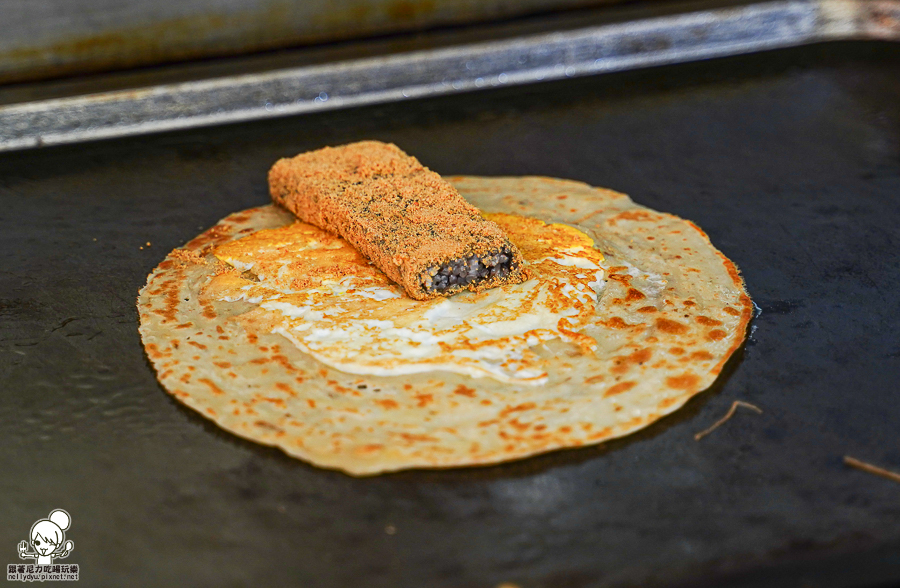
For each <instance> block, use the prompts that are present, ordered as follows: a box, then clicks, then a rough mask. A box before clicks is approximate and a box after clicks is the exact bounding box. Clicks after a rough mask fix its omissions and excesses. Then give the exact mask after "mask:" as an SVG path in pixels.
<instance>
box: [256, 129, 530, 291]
mask: <svg viewBox="0 0 900 588" xmlns="http://www.w3.org/2000/svg"><path fill="white" fill-rule="evenodd" d="M269 190H270V192H271V194H272V200H274V201H275V203H276V204H280V205H281V206H283V207H284V208H286V209H288V210H290V211H291V212H293V213H294V214H295V215H296V216H297V217H299V218H300V219H301V220H303V221H305V222H308V223H310V224H313V225H316V226H318V227H321V228H323V229H325V230H327V231H331V232H332V233H336V234H338V235H340V236H341V237H343V238H344V239H346V240H347V241H349V242H350V244H352V245H353V246H354V247H355V248H356V249H357V250H358V251H359V252H360V253H362V254H363V255H364V256H365V257H366V258H367V259H369V260H370V261H371V262H372V263H374V264H375V265H376V266H377V267H378V268H379V269H380V270H381V271H383V272H384V273H385V275H387V276H388V278H390V279H391V280H393V281H394V282H396V283H397V284H399V285H401V286H402V287H403V288H404V289H405V290H406V292H407V294H409V296H410V297H412V298H415V299H416V300H427V299H429V298H435V297H437V296H449V295H451V294H454V293H456V292H459V291H461V290H473V291H476V292H478V291H481V290H485V289H488V288H493V287H495V286H500V285H502V284H518V283H520V282H523V281H525V280H526V279H527V278H528V270H527V268H526V267H525V264H524V262H523V260H522V255H521V253H520V252H519V250H518V249H517V248H516V246H515V245H513V244H512V243H511V242H510V241H509V239H508V238H507V236H506V234H505V233H504V232H503V230H502V229H501V228H500V227H499V226H497V225H496V224H495V223H493V222H491V221H488V220H486V219H485V218H483V217H482V216H481V214H480V213H479V211H478V209H477V208H475V207H474V206H472V205H471V204H469V203H468V202H466V201H465V200H464V199H463V197H462V196H460V195H459V193H458V192H457V191H456V189H455V188H454V187H453V186H451V185H450V184H449V183H447V182H446V181H444V180H443V179H441V177H440V176H439V175H438V174H436V173H434V172H433V171H431V170H429V169H428V168H426V167H425V166H423V165H422V164H421V163H419V161H418V160H417V159H416V158H415V157H411V156H409V155H407V154H406V153H404V152H403V151H401V150H400V149H399V148H398V147H397V146H396V145H392V144H388V143H381V142H379V141H362V142H359V143H351V144H349V145H343V146H341V147H334V148H332V147H325V148H323V149H319V150H317V151H310V152H308V153H302V154H300V155H298V156H296V157H293V158H290V159H281V160H279V161H278V162H276V163H275V165H274V166H272V169H271V170H270V171H269Z"/></svg>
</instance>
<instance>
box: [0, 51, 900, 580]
mask: <svg viewBox="0 0 900 588" xmlns="http://www.w3.org/2000/svg"><path fill="white" fill-rule="evenodd" d="M363 138H377V139H381V140H386V141H394V142H396V143H397V144H399V145H400V146H401V147H402V148H404V149H406V150H407V151H409V152H410V153H413V154H415V155H417V156H418V157H419V158H420V159H421V160H422V161H423V162H424V163H425V164H426V165H429V166H430V167H432V168H433V169H435V170H437V171H439V172H441V173H445V174H473V175H478V174H481V175H506V174H511V175H520V174H537V175H548V176H557V177H563V178H573V179H577V180H583V181H586V182H589V183H592V184H595V185H600V186H607V187H611V188H615V189H617V190H621V191H624V192H627V193H629V194H631V196H632V197H633V198H634V199H635V200H636V201H638V202H640V203H641V204H645V205H648V206H651V207H653V208H656V209H659V210H663V211H668V212H673V213H676V214H679V215H681V216H684V217H686V218H689V219H692V220H694V221H696V222H697V223H698V224H699V225H700V226H701V227H703V228H704V229H705V230H706V231H707V232H708V233H709V234H710V236H711V238H712V241H713V243H715V244H716V245H717V246H718V247H719V248H720V249H721V250H722V251H724V252H725V254H727V255H728V256H729V257H731V258H732V259H733V260H734V261H735V262H736V263H737V264H738V266H739V267H740V268H741V270H742V271H743V274H744V276H745V278H746V281H747V286H748V289H749V291H750V294H751V296H752V297H753V299H754V300H755V301H756V303H757V304H758V305H759V307H760V308H761V309H762V311H761V314H760V315H759V316H758V317H757V318H756V319H755V320H754V322H753V324H752V328H753V331H752V335H751V338H750V340H749V342H748V343H747V346H746V348H745V349H744V350H743V351H742V352H741V353H739V356H738V357H737V358H735V360H734V361H732V363H731V364H730V366H729V369H728V370H727V373H726V375H725V376H724V377H723V378H722V379H721V380H720V381H719V383H718V384H717V385H716V386H714V388H713V390H711V391H709V392H706V393H704V394H702V395H701V396H699V397H698V398H697V399H695V400H694V401H692V402H691V403H689V405H688V406H687V407H685V408H684V409H683V410H681V411H679V412H678V413H676V414H675V415H673V416H671V417H669V418H666V419H664V420H663V421H661V422H659V423H657V424H656V425H654V426H652V427H650V428H648V429H647V430H645V431H643V432H641V433H639V434H636V435H633V436H631V437H628V438H626V439H624V440H620V441H616V442H612V443H607V444H605V445H604V446H601V447H595V448H588V449H582V450H573V451H564V452H558V453H554V454H551V455H547V456H542V457H538V458H534V459H528V460H524V461H520V462H516V463H512V464H508V465H502V466H496V467H488V468H479V469H461V470H448V471H436V472H435V471H432V472H423V471H411V472H405V473H399V474H393V475H386V476H380V477H375V478H370V479H354V478H351V477H348V476H345V475H343V474H340V473H335V472H331V471H325V470H319V469H316V468H314V467H311V466H308V465H306V464H305V463H302V462H300V461H296V460H293V459H290V458H287V457H286V456H284V455H283V454H281V453H280V452H279V451H277V450H273V449H267V448H264V447H259V446H256V445H254V444H252V443H248V442H245V441H242V440H240V439H238V438H236V437H234V436H232V435H229V434H227V433H224V432H222V431H220V430H219V429H217V428H216V427H215V426H213V425H211V424H209V423H207V421H206V420H204V419H203V418H202V417H200V416H198V415H196V414H194V413H193V412H191V411H190V410H188V409H186V408H183V407H182V406H181V405H179V404H178V403H176V402H175V401H173V400H172V399H170V397H169V396H168V395H167V394H166V393H165V392H164V391H163V390H162V388H161V387H160V386H159V385H158V384H157V382H156V379H155V377H154V374H153V372H152V370H151V368H150V366H149V364H148V362H147V360H146V358H145V356H144V353H143V350H142V348H141V344H140V339H139V337H138V333H137V313H136V310H135V298H136V295H137V291H138V289H139V288H140V287H141V286H142V285H143V283H144V280H145V278H146V275H147V274H148V273H149V272H150V270H151V269H152V268H153V267H154V266H155V265H156V264H157V263H158V262H159V261H160V260H161V259H162V257H163V256H164V255H165V253H166V252H168V251H169V250H170V249H172V248H173V247H176V246H178V245H181V244H182V243H184V242H185V241H187V240H188V239H190V238H191V237H193V236H194V235H195V234H197V233H198V232H199V231H200V230H201V229H203V228H205V227H208V226H210V225H211V224H212V223H214V222H216V221H217V220H218V219H220V218H221V217H223V216H225V215H226V214H228V213H230V212H233V211H236V210H239V209H242V208H246V207H250V206H254V205H259V204H263V203H265V202H266V201H267V194H266V185H265V172H266V170H267V168H268V166H269V165H270V164H271V163H272V162H273V161H274V160H275V159H276V158H278V157H281V156H285V155H291V154H295V153H298V152H300V151H304V150H308V149H312V148H315V147H319V146H321V145H325V144H338V143H344V142H349V141H354V140H358V139H363ZM898 196H900V50H898V48H897V47H893V46H888V45H878V44H859V45H854V44H835V45H830V46H825V47H812V48H806V49H797V50H790V51H782V52H777V53H770V54H760V55H756V56H746V57H741V58H732V59H728V60H722V61H716V62H708V63H698V64H692V65H685V66H677V67H670V68H666V69H655V70H648V71H642V72H635V73H628V74H617V75H610V76H602V77H598V78H585V79H580V80H571V81H564V82H554V83H552V84H545V85H536V86H527V87H521V88H511V89H508V90H499V91H494V92H487V93H478V94H469V95H466V96H462V97H450V98H441V99H433V100H427V101H419V102H412V103H404V104H398V105H384V106H378V107H368V108H364V109H355V110H347V111H336V112H330V113H323V114H320V115H315V116H307V117H298V118H287V119H280V120H276V121H270V122H261V123H256V124H243V125H239V126H231V127H220V128H213V129H204V130H196V131H191V132H183V133H175V134H168V135H159V136H153V137H143V138H134V139H127V140H125V139H123V140H117V141H109V142H103V143H95V144H85V145H78V146H68V147H59V148H52V149H51V148H48V149H42V150H35V151H30V152H21V153H10V154H3V155H0V254H2V257H0V259H2V262H0V399H2V400H0V439H2V443H3V450H2V452H0V472H2V474H0V564H8V563H19V561H20V560H19V559H18V557H17V555H16V545H17V543H18V542H19V541H21V540H24V539H26V537H27V535H28V532H29V529H30V527H31V524H32V523H33V522H34V521H35V520H37V519H39V518H42V517H46V516H47V514H48V513H49V512H50V510H52V509H55V508H65V509H67V510H68V511H69V512H70V513H71V515H72V520H73V524H72V528H71V529H70V530H69V532H68V534H67V538H69V539H72V540H73V541H74V542H75V550H74V551H73V553H72V555H71V556H70V557H69V558H68V559H67V560H61V561H59V562H58V563H77V564H79V565H80V567H81V578H82V579H81V585H84V586H123V585H142V586H173V585H186V586H187V585H190V586H278V585H297V586H304V587H319V586H329V587H330V586H338V587H340V586H372V587H400V586H415V587H421V586H438V587H442V586H448V587H449V586H454V587H457V586H458V587H473V588H474V587H492V586H496V585H497V584H499V583H501V582H515V583H517V584H519V585H521V586H522V587H523V588H539V587H540V588H545V587H546V588H562V587H588V586H591V587H619V586H649V587H675V586H728V587H737V586H741V587H745V586H746V587H749V586H766V587H772V586H816V587H832V586H834V587H837V586H842V587H844V586H873V585H878V584H887V583H889V582H892V581H897V580H900V484H896V483H893V482H891V481H888V480H885V479H882V478H878V477H875V476H872V475H869V474H866V473H863V472H859V471H856V470H852V469H849V468H847V467H846V466H845V465H843V463H842V461H841V459H842V457H843V456H844V455H852V456H854V457H857V458H859V459H861V460H864V461H869V462H873V463H875V464H878V465H881V466H883V467H886V468H892V469H898V470H900V442H898V436H897V431H898V430H900V402H898V389H897V382H898V379H900V337H898V334H897V325H898V313H900V271H898V269H900V268H898V265H900V263H898V262H900V199H898ZM147 242H150V243H152V245H151V246H149V247H148V246H147V245H146V243H147ZM141 247H143V249H142V248H141ZM738 399H739V400H744V401H747V402H752V403H754V404H756V405H758V406H759V407H760V408H762V410H763V411H764V412H763V414H761V415H757V414H754V413H752V412H749V411H745V412H740V413H738V414H737V415H736V416H735V418H734V419H733V420H732V421H730V422H729V423H727V424H726V425H725V426H724V427H722V428H720V429H719V430H717V431H716V432H714V433H713V434H711V435H709V436H708V437H706V438H705V439H703V440H701V441H699V442H698V441H694V438H693V435H694V433H696V432H697V431H700V430H702V429H704V428H706V427H708V426H709V425H710V424H712V423H713V422H714V421H715V420H716V419H718V418H719V417H720V416H722V415H723V414H724V413H725V412H726V410H727V409H728V407H729V406H730V405H731V403H732V402H733V401H734V400H738ZM388 527H390V529H388ZM386 529H388V530H393V531H394V532H393V533H392V534H391V533H389V532H386ZM2 554H5V555H2ZM804 582H805V584H804Z"/></svg>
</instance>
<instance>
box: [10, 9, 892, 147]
mask: <svg viewBox="0 0 900 588" xmlns="http://www.w3.org/2000/svg"><path fill="white" fill-rule="evenodd" d="M838 40H886V41H900V0H782V1H775V2H764V3H756V4H749V5H744V6H738V7H731V8H721V9H713V10H703V11H696V12H690V13H683V14H676V15H672V16H663V17H656V18H648V19H643V20H635V21H629V22H624V23H616V24H608V25H600V26H592V27H586V28H581V29H575V30H568V31H562V32H553V33H544V34H537V35H529V36H522V37H517V38H512V39H505V40H502V41H488V42H481V43H472V44H466V45H460V46H455V47H450V48H442V49H435V50H425V51H413V52H407V53H401V54H397V55H391V56H386V57H371V58H363V59H356V60H351V61H342V62H336V63H330V64H325V65H315V66H308V67H297V68H290V69H281V70H275V71H270V72H266V73H259V74H246V75H236V76H230V77H222V78H217V79H212V80H203V81H191V82H183V83H178V84H166V85H158V86H153V87H149V88H142V89H139V90H125V91H114V92H107V93H103V94H91V95H84V96H75V97H68V98H60V99H53V100H43V101H35V102H26V103H19V104H11V105H6V106H0V151H12V150H18V149H28V148H33V147H40V146H45V145H60V144H65V143H77V142H82V141H90V140H95V139H105V138H112V137H123V136H129V135H140V134H146V133H154V132H160V131H169V130H176V129H187V128H192V127H199V126H207V125H216V124H222V123H232V122H241V121H250V120H258V119H265V118H274V117H279V116H287V115H295V114H302V113H310V112H320V111H325V110H332V109H337V108H348V107H353V106H361V105H367V104H376V103H381V102H390V101H400V100H410V99H416V98H422V97H429V96H440V95H446V94H453V93H460V92H469V91H474V90H479V89H484V88H491V87H498V86H511V85H518V84H528V83H534V82H539V81H546V80H556V79H564V78H567V77H576V76H585V75H595V74H601V73H606V72H615V71H624V70H629V69H637V68H643V67H650V66H657V65H665V64H673V63H683V62H688V61H695V60H700V59H709V58H715V57H725V56H729V55H737V54H742V53H752V52H756V51H765V50H771V49H779V48H787V47H794V46H798V45H804V44H810V43H817V42H824V41H838Z"/></svg>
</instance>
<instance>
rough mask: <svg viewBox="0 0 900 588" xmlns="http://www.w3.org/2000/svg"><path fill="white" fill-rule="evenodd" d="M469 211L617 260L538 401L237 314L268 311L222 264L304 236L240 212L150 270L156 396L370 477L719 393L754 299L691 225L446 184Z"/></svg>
mask: <svg viewBox="0 0 900 588" xmlns="http://www.w3.org/2000/svg"><path fill="white" fill-rule="evenodd" d="M449 181H450V182H451V183H452V184H453V185H454V186H456V188H457V189H458V190H459V191H460V193H461V194H462V195H463V196H464V197H465V198H466V199H467V200H468V201H469V202H470V203H472V204H473V205H475V206H477V207H478V208H480V209H482V210H484V211H486V212H509V213H516V214H520V215H523V216H531V217H536V218H539V219H541V220H543V221H546V222H561V223H567V224H570V225H573V226H576V227H578V228H580V229H581V230H582V231H584V232H585V233H587V234H588V235H590V236H591V237H592V238H593V239H594V241H595V244H596V247H597V248H598V249H599V250H600V251H601V252H602V253H603V254H604V256H605V262H604V269H605V270H606V272H605V273H606V284H605V285H604V288H603V289H602V291H601V293H600V299H599V303H598V305H597V311H596V316H595V318H594V320H593V322H592V324H590V325H589V326H588V327H586V328H584V329H583V330H582V332H583V333H584V334H585V335H588V336H590V337H592V338H593V339H594V340H595V341H596V342H597V349H596V351H595V352H593V353H585V352H584V350H583V349H580V348H579V347H578V346H576V345H573V344H572V343H566V342H563V341H561V340H557V341H551V342H550V343H548V344H546V345H543V346H541V347H540V348H539V349H536V352H537V353H538V354H539V355H540V356H541V357H542V358H543V360H544V361H545V362H546V363H545V369H546V370H547V372H548V373H549V374H550V379H549V381H548V382H547V383H546V384H544V385H541V386H527V385H515V384H507V383H502V382H499V381H496V380H493V379H491V378H488V377H485V378H472V377H469V376H465V375H459V374H452V373H449V372H442V371H435V372H428V373H424V374H412V375H404V376H390V377H378V376H360V375H356V374H347V373H343V372H340V371H338V370H335V369H332V368H329V367H327V366H325V365H323V364H321V363H319V362H317V361H315V360H314V359H312V358H311V357H309V356H307V355H305V354H304V353H302V352H301V351H299V350H298V349H297V348H296V347H294V346H293V345H292V344H291V343H290V342H289V341H288V340H287V339H285V338H283V337H282V336H280V335H276V334H271V333H268V332H265V330H264V329H258V330H257V329H253V328H252V325H251V328H247V321H241V320H238V319H237V318H236V317H238V316H239V315H241V314H242V313H245V312H247V311H249V310H252V309H254V308H256V305H254V304H251V303H247V302H234V303H227V302H222V301H218V300H215V299H214V298H213V297H211V296H210V295H209V293H208V292H205V291H204V285H205V284H206V283H207V282H208V281H209V278H210V276H211V275H213V274H215V273H217V272H222V271H226V266H225V264H223V263H222V262H220V261H218V260H216V259H215V258H214V257H213V256H212V255H211V251H212V250H213V249H214V248H215V247H216V246H218V245H220V244H222V243H225V242H228V241H230V240H233V239H238V238H241V237H243V236H245V235H247V234H249V233H251V232H253V231H256V230H260V229H264V228H274V227H278V226H283V225H285V224H288V223H291V222H293V221H294V220H295V219H294V217H293V216H292V215H290V214H289V213H287V212H285V211H284V210H282V209H279V208H277V207H274V206H265V207H261V208H254V209H250V210H246V211H243V212H239V213H236V214H233V215H231V216H229V217H227V218H225V219H223V220H222V221H221V222H220V223H218V224H217V225H216V226H214V227H212V228H211V229H209V230H207V231H206V232H204V233H203V234H201V235H200V236H198V237H197V238H195V239H194V240H192V241H191V242H189V243H188V244H187V245H185V246H184V247H183V248H180V249H176V250H175V251H173V252H172V253H170V254H169V256H168V257H167V258H166V259H165V260H164V261H163V262H162V263H161V264H160V265H159V266H158V267H157V268H156V269H155V270H154V271H153V273H152V274H151V275H150V276H149V278H148V282H147V285H146V286H145V287H144V288H143V289H142V290H141V293H140V296H139V298H138V307H139V311H140V315H141V327H140V331H141V336H142V339H143V342H144V346H145V348H146V350H147V354H148V357H149V358H150V360H151V362H152V363H153V365H154V367H155V369H156V370H157V375H158V378H159V380H160V382H161V383H162V384H163V386H164V387H165V388H166V390H168V391H169V392H170V393H171V394H172V395H173V396H175V397H176V398H178V399H179V400H180V401H181V402H183V403H184V404H186V405H188V406H190V407H191V408H193V409H195V410H197V411H198V412H199V413H200V414H202V415H203V416H205V417H207V418H209V419H211V420H213V421H214V422H216V423H217V424H218V425H219V426H221V427H222V428H224V429H226V430H229V431H231V432H233V433H235V434H237V435H240V436H242V437H245V438H247V439H250V440H253V441H256V442H259V443H263V444H266V445H274V446H277V447H280V448H281V449H282V450H284V451H285V452H286V453H288V454H289V455H292V456H295V457H298V458H301V459H304V460H307V461H309V462H311V463H313V464H316V465H319V466H322V467H328V468H335V469H340V470H343V471H345V472H347V473H349V474H353V475H369V474H377V473H381V472H387V471H394V470H400V469H406V468H416V467H452V466H465V465H476V464H488V463H496V462H501V461H506V460H511V459H516V458H522V457H525V456H528V455H533V454H537V453H542V452H546V451H551V450H554V449H559V448H564V447H576V446H582V445H589V444H594V443H600V442H602V441H605V440H608V439H612V438H615V437H620V436H622V435H626V434H628V433H631V432H634V431H636V430H638V429H640V428H642V427H645V426H647V425H648V424H650V423H652V422H654V421H656V420H658V419H660V418H662V417H663V416H665V415H666V414H669V413H671V412H673V411H674V410H676V409H678V408H679V407H680V406H682V405H683V404H684V403H685V402H686V401H687V400H688V399H689V398H690V397H692V396H693V395H695V394H697V393H699V392H701V391H702V390H704V389H706V388H707V387H709V386H710V385H711V384H712V382H713V381H714V380H715V378H716V377H717V376H718V374H719V373H720V372H721V370H722V367H723V366H724V364H725V362H726V361H727V360H728V358H729V357H730V356H731V354H732V353H733V352H734V351H735V350H736V349H737V348H738V347H739V346H740V345H741V343H742V342H743V340H744V337H745V333H746V328H747V324H748V322H749V320H750V316H751V310H752V308H751V302H750V299H749V297H748V296H747V294H746V292H745V290H744V286H743V282H742V280H741V278H740V275H739V274H738V271H737V268H736V267H735V266H734V264H733V263H732V262H731V261H729V260H728V259H727V258H726V257H725V256H724V255H723V254H722V253H721V252H719V251H718V250H717V249H716V248H715V247H713V245H712V244H711V243H710V241H709V239H708V238H707V236H706V234H705V233H704V232H703V231H702V230H700V229H699V228H698V227H697V226H696V225H694V224H693V223H691V222H690V221H686V220H683V219H680V218H678V217H675V216H673V215H669V214H665V213H659V212H655V211H653V210H650V209H647V208H645V207H642V206H639V205H636V204H635V203H634V202H632V201H631V200H630V199H629V198H628V197H627V196H625V195H624V194H620V193H617V192H613V191H610V190H605V189H600V188H592V187H590V186H588V185H586V184H582V183H579V182H573V181H567V180H555V179H549V178H538V177H523V178H474V177H456V178H449Z"/></svg>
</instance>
